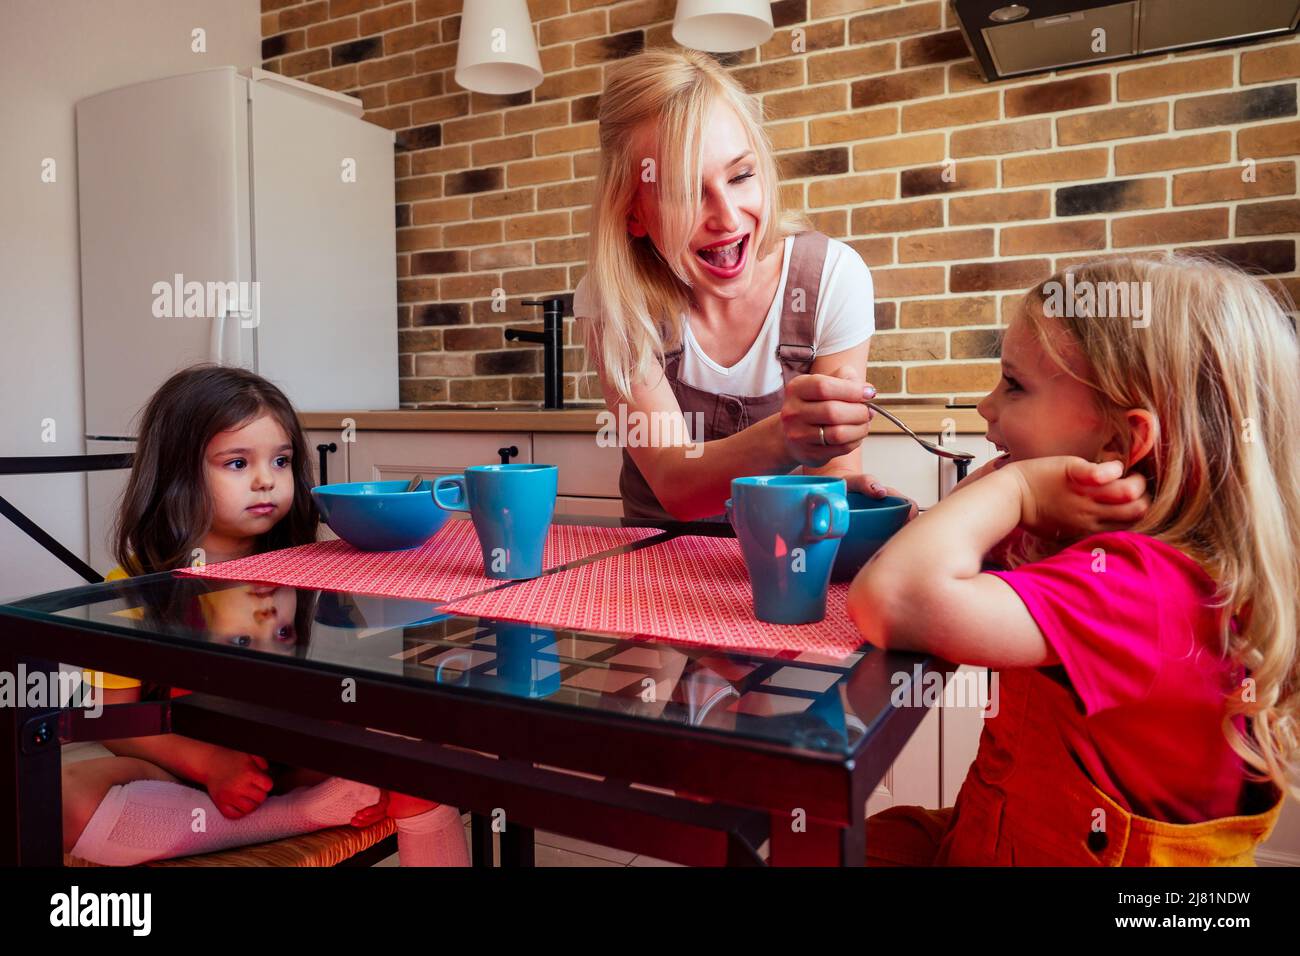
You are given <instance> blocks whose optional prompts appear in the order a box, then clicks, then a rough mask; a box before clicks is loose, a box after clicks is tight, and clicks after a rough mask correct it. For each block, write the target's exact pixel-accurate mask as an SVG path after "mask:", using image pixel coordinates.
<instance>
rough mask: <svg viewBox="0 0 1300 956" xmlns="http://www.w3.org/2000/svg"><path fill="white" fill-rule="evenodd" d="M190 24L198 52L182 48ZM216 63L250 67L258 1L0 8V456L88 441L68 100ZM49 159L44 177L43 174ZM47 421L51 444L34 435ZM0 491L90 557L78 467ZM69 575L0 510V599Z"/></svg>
mask: <svg viewBox="0 0 1300 956" xmlns="http://www.w3.org/2000/svg"><path fill="white" fill-rule="evenodd" d="M196 28H202V29H203V30H204V31H205V32H206V37H205V39H206V45H207V52H205V53H196V52H194V51H192V50H191V33H192V31H193V30H195V29H196ZM225 64H234V65H237V66H248V65H260V64H261V5H260V3H259V0H4V2H3V4H0V90H3V91H4V93H3V96H0V143H3V144H4V148H3V149H0V456H6V455H75V454H82V453H84V450H85V449H84V442H83V438H82V436H83V427H82V426H83V422H82V389H81V327H80V288H79V287H80V265H79V253H78V240H77V153H76V139H75V129H74V121H73V104H74V103H76V101H77V100H79V99H81V98H83V97H86V96H89V95H91V94H93V93H98V92H101V91H103V90H107V89H112V88H114V87H117V86H123V85H125V84H128V83H136V82H140V81H142V80H149V79H154V78H157V77H160V76H168V75H171V74H175V73H189V72H193V71H194V70H200V69H205V68H208V67H213V66H222V65H225ZM46 157H49V158H52V159H54V160H55V162H56V164H57V166H56V173H57V180H56V181H55V182H54V183H43V182H42V181H41V171H42V162H43V160H44V159H45V158H46ZM45 419H53V421H54V426H55V438H56V439H57V440H56V441H55V442H53V443H48V442H45V441H42V422H43V421H44V420H45ZM0 495H3V496H4V497H6V498H8V499H9V500H10V501H11V502H12V503H13V504H14V505H15V506H16V507H17V508H19V509H20V510H21V511H23V512H24V513H26V514H27V515H28V517H30V518H32V520H34V521H35V522H36V523H37V524H39V525H40V526H41V527H43V528H44V529H45V530H46V531H48V532H49V533H50V534H51V535H53V536H54V537H55V538H57V539H58V540H59V541H61V542H62V543H63V544H64V545H65V546H66V547H68V548H69V549H70V550H71V551H73V552H75V553H77V554H78V555H80V556H81V558H82V559H83V560H85V559H86V558H87V541H86V521H85V500H86V499H85V481H84V479H83V478H82V477H81V476H71V475H68V476H43V477H41V476H37V477H19V478H0ZM96 570H98V571H99V572H100V573H101V574H102V573H104V572H105V571H107V570H108V569H107V568H96ZM80 583H82V581H81V579H80V578H79V577H77V576H76V575H75V574H74V573H73V572H72V571H71V570H69V569H67V568H66V567H64V566H63V564H61V563H60V562H58V561H57V560H55V559H54V557H52V556H51V555H49V554H48V553H47V552H46V551H45V550H44V549H43V548H41V547H39V546H38V545H37V544H36V543H35V542H33V541H31V540H30V539H29V538H27V536H26V535H24V534H22V533H21V532H20V531H18V530H17V529H16V528H14V526H13V525H12V524H10V523H9V521H8V520H6V519H3V518H0V600H6V599H11V598H14V597H18V596H22V595H29V594H36V593H40V592H43V591H50V590H54V589H56V588H63V587H72V586H75V585H77V584H80Z"/></svg>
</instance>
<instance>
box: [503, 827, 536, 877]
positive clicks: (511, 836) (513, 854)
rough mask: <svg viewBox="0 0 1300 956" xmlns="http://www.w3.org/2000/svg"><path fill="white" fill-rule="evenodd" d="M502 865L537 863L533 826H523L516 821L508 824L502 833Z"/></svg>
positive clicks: (518, 865)
mask: <svg viewBox="0 0 1300 956" xmlns="http://www.w3.org/2000/svg"><path fill="white" fill-rule="evenodd" d="M501 865H502V866H503V867H506V866H509V867H532V866H536V865H537V860H536V856H535V854H534V847H533V830H532V827H521V826H519V825H518V824H515V823H511V824H507V826H506V828H505V830H503V831H502V833H501Z"/></svg>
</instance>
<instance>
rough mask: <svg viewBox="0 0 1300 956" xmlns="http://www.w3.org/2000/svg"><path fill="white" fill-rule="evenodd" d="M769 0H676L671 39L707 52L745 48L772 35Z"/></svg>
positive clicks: (732, 50) (762, 41)
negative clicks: (675, 15) (675, 13)
mask: <svg viewBox="0 0 1300 956" xmlns="http://www.w3.org/2000/svg"><path fill="white" fill-rule="evenodd" d="M773 32H774V27H773V26H772V4H771V3H770V2H769V0H677V17H676V19H674V20H673V39H674V40H676V41H677V42H678V43H680V44H681V45H682V46H685V47H690V48H691V49H693V50H704V51H705V52H708V53H735V52H736V51H738V50H748V49H750V48H751V47H756V46H758V45H759V44H761V43H766V42H767V41H768V40H770V39H771V38H772V33H773Z"/></svg>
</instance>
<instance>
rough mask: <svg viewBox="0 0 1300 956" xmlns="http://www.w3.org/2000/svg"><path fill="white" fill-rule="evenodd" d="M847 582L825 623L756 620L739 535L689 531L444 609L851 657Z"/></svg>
mask: <svg viewBox="0 0 1300 956" xmlns="http://www.w3.org/2000/svg"><path fill="white" fill-rule="evenodd" d="M848 590H849V586H848V585H847V584H832V585H831V587H830V592H829V594H828V595H827V598H826V617H825V618H823V619H822V620H821V621H819V622H817V623H816V624H767V623H764V622H763V621H759V620H758V619H757V618H755V617H754V610H753V603H752V600H751V598H750V590H749V573H748V572H747V571H746V570H745V563H744V559H743V558H742V557H741V555H740V546H739V545H738V544H737V543H736V541H735V539H734V538H711V537H704V536H699V535H688V536H684V537H680V538H673V539H672V540H669V541H665V542H663V543H662V544H655V545H651V546H649V547H645V548H639V549H637V550H636V551H631V552H628V553H627V554H620V555H615V556H613V557H609V558H604V559H602V560H600V561H594V562H592V563H591V564H586V565H582V566H580V567H577V568H570V569H569V570H567V571H559V572H557V573H555V574H548V575H545V576H543V577H540V578H535V579H533V580H531V581H524V582H521V583H519V584H516V585H514V586H512V587H509V588H504V589H502V590H500V591H493V592H490V593H488V594H480V595H477V596H475V597H469V598H465V599H463V600H459V601H453V602H452V603H450V604H448V605H447V606H446V608H445V609H444V610H447V611H450V612H452V613H455V614H481V615H483V616H486V617H500V618H505V619H507V620H515V621H532V622H535V623H538V624H547V625H551V626H553V627H565V628H573V629H576V630H585V631H613V632H615V633H619V634H633V635H639V636H648V637H656V638H666V639H668V640H674V641H681V642H683V643H688V644H706V645H709V646H713V647H725V648H735V649H743V650H757V651H762V652H764V653H772V652H780V651H789V652H805V651H810V652H816V653H820V654H829V655H832V656H841V657H842V656H845V655H848V654H850V653H852V652H853V651H855V650H857V648H858V647H860V646H861V644H862V636H861V635H860V634H859V633H858V630H857V628H856V627H854V626H853V622H852V621H850V620H849V616H848V611H847V609H846V604H845V599H846V597H847V595H848Z"/></svg>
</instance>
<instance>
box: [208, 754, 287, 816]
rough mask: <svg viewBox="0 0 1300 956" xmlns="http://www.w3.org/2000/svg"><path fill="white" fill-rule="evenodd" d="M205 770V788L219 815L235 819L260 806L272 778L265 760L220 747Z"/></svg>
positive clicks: (271, 782)
mask: <svg viewBox="0 0 1300 956" xmlns="http://www.w3.org/2000/svg"><path fill="white" fill-rule="evenodd" d="M212 759H213V763H212V765H211V766H210V767H209V770H208V779H207V788H208V795H209V796H211V797H212V802H213V803H215V804H216V805H217V809H218V810H220V811H221V815H222V816H224V817H229V818H230V819H231V820H238V819H239V818H240V817H242V816H245V815H246V814H249V813H252V812H253V811H254V810H256V809H257V808H258V807H260V806H261V805H262V801H263V800H265V799H266V795H267V794H268V793H270V792H271V787H272V786H274V781H272V780H271V777H270V775H268V774H267V773H266V760H265V759H263V758H262V757H258V756H255V755H254V754H246V753H242V752H240V751H238V750H224V749H223V750H222V752H219V753H217V754H216V755H215V756H214V757H213V758H212Z"/></svg>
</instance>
